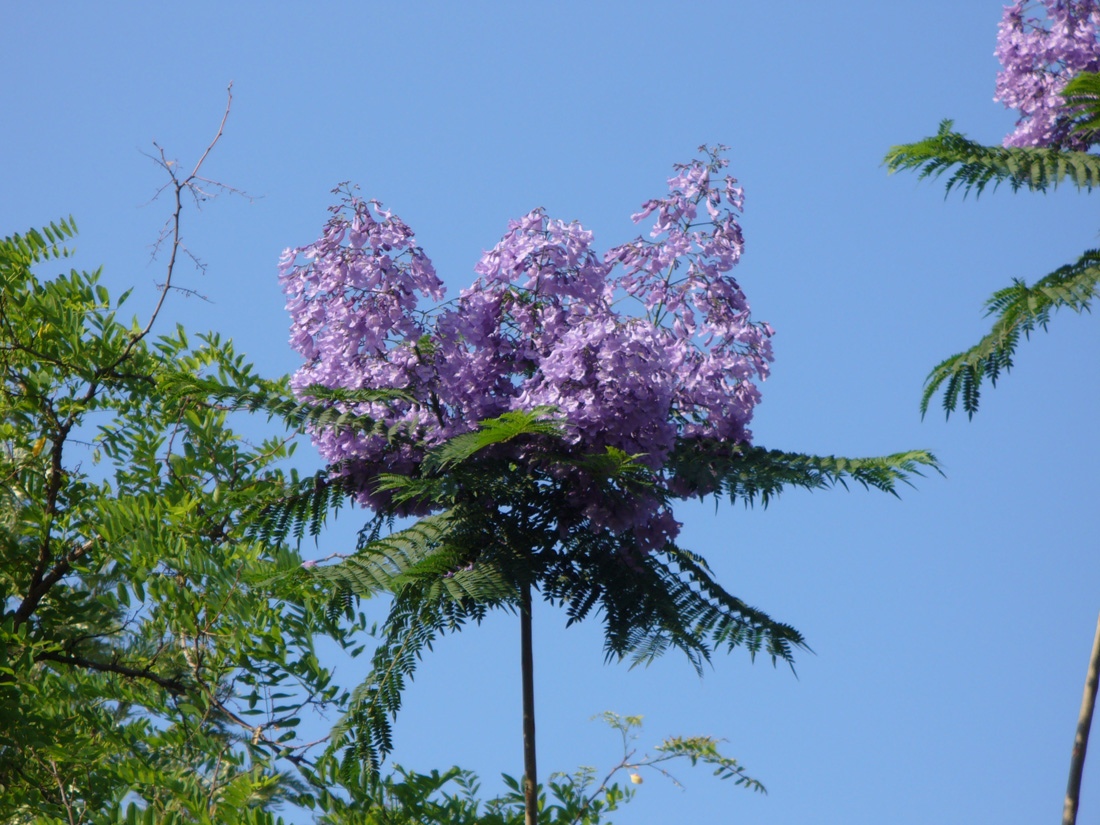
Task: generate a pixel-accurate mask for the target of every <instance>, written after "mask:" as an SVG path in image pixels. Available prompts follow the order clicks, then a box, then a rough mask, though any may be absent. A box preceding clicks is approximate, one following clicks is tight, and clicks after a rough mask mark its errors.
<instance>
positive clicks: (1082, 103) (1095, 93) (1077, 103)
mask: <svg viewBox="0 0 1100 825" xmlns="http://www.w3.org/2000/svg"><path fill="white" fill-rule="evenodd" d="M1062 96H1063V97H1064V98H1065V99H1066V108H1067V109H1068V110H1069V111H1070V112H1071V113H1072V115H1073V131H1074V132H1075V133H1076V134H1077V135H1078V136H1082V137H1085V138H1087V139H1089V140H1090V142H1092V143H1095V142H1096V139H1097V136H1098V135H1100V74H1097V73H1096V72H1081V74H1079V75H1077V76H1076V77H1075V78H1073V79H1072V80H1071V81H1070V82H1069V83H1067V84H1066V87H1065V88H1064V89H1062Z"/></svg>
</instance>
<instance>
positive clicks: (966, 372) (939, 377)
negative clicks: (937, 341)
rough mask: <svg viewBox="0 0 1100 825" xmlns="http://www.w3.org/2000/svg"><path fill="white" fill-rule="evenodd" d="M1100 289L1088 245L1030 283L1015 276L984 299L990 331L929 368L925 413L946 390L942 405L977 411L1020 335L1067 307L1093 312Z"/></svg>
mask: <svg viewBox="0 0 1100 825" xmlns="http://www.w3.org/2000/svg"><path fill="white" fill-rule="evenodd" d="M1098 289H1100V250H1095V249H1094V250H1089V251H1087V252H1085V253H1084V254H1083V255H1082V256H1081V257H1080V258H1079V259H1078V260H1077V261H1075V262H1074V263H1072V264H1068V265H1066V266H1063V267H1060V268H1059V269H1056V270H1055V271H1054V272H1052V273H1050V274H1049V275H1047V276H1045V277H1044V278H1041V279H1040V280H1038V281H1037V282H1036V283H1035V284H1033V285H1032V286H1028V285H1027V284H1026V283H1024V282H1023V281H1020V280H1017V281H1014V282H1013V283H1012V286H1009V287H1006V288H1005V289H1002V290H999V291H998V292H995V293H994V294H993V297H991V298H990V299H989V300H988V301H987V302H986V314H987V315H995V316H996V320H995V321H994V322H993V327H992V329H990V331H989V332H988V333H987V334H986V335H985V336H984V337H983V338H982V339H981V340H980V341H979V342H978V343H977V344H975V345H974V346H973V347H971V348H970V349H968V350H966V351H965V352H960V353H958V354H956V355H952V356H951V357H950V358H948V359H946V360H944V361H943V362H941V363H940V364H938V365H936V367H935V368H934V369H933V370H932V372H931V373H929V375H928V378H926V379H925V383H924V394H923V396H922V397H921V405H920V410H921V415H924V414H925V413H927V412H928V405H929V403H930V401H931V399H932V397H933V396H934V395H935V394H936V393H937V392H939V391H940V390H941V389H942V390H943V409H944V411H945V412H946V414H947V415H948V416H950V415H951V413H952V412H954V411H955V410H956V409H957V408H958V406H959V403H960V402H961V403H962V408H963V410H964V411H965V412H966V414H967V415H968V416H969V417H973V416H974V413H975V412H977V411H978V404H979V401H980V399H981V385H982V381H983V380H985V379H988V380H989V382H990V383H991V384H993V385H996V383H997V379H998V378H999V377H1000V376H1001V374H1002V373H1006V372H1008V371H1009V370H1010V369H1012V366H1013V362H1012V356H1013V355H1014V354H1015V352H1016V347H1017V345H1018V344H1019V342H1020V336H1021V335H1023V336H1024V337H1027V336H1030V335H1031V333H1032V332H1034V331H1035V330H1036V329H1043V330H1046V328H1047V325H1048V324H1049V323H1050V317H1051V313H1052V312H1054V311H1055V310H1058V309H1062V308H1064V307H1068V308H1069V309H1072V310H1074V311H1075V312H1082V311H1089V310H1090V307H1091V303H1092V301H1093V299H1094V298H1095V297H1096V295H1097V291H1098Z"/></svg>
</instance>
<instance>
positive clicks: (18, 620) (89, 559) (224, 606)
mask: <svg viewBox="0 0 1100 825" xmlns="http://www.w3.org/2000/svg"><path fill="white" fill-rule="evenodd" d="M227 113H228V109H227ZM223 124H224V121H223ZM218 134H219V135H220V134H221V131H220V129H219V132H218ZM216 140H217V138H215V142H216ZM212 147H213V143H212V144H211V147H210V148H212ZM207 152H209V148H208V150H207ZM205 157H206V155H205V154H204V156H203V158H204V159H205ZM160 163H161V166H162V167H163V168H164V169H165V170H166V171H167V173H168V175H169V186H168V187H167V191H168V192H169V193H171V194H172V195H173V196H174V202H173V216H172V218H171V219H170V221H169V224H168V233H167V235H166V237H165V241H166V244H167V246H166V250H167V255H168V263H167V270H166V272H167V274H166V278H165V283H164V284H163V286H162V288H161V290H162V291H161V294H160V296H159V301H158V302H157V305H156V307H155V309H154V310H153V311H152V313H151V315H150V316H149V317H148V319H147V320H146V321H145V322H144V323H139V322H138V321H137V320H136V319H135V320H133V321H128V320H124V318H123V317H122V315H121V313H122V311H123V306H124V303H125V301H126V298H127V295H128V294H129V293H127V294H126V295H123V296H121V297H120V298H118V299H114V298H112V296H111V295H110V294H109V292H108V290H107V289H106V287H105V286H104V285H103V284H102V283H101V282H100V273H99V272H98V271H97V272H83V271H76V270H73V271H70V272H69V273H67V274H59V275H57V276H56V277H53V278H48V279H40V278H39V277H38V275H37V274H36V271H35V270H36V269H37V268H40V267H42V266H46V265H52V264H54V263H56V262H60V261H62V260H63V259H64V258H65V257H67V256H68V255H69V250H68V249H67V248H66V243H68V242H69V241H70V239H71V238H72V237H73V236H74V234H75V228H74V225H73V222H72V221H71V220H68V219H67V220H62V221H58V222H56V223H54V224H51V225H50V226H48V227H44V228H42V229H40V230H32V231H28V232H25V233H23V234H16V235H10V236H8V237H6V238H4V239H3V240H0V610H2V613H0V819H2V820H3V821H4V822H12V823H20V822H65V823H70V824H71V823H76V822H114V821H122V820H125V821H128V822H133V821H145V822H154V821H155V822H158V823H163V822H189V823H192V822H193V823H199V822H210V823H215V822H218V823H220V822H256V823H268V822H274V821H275V817H274V814H273V813H272V811H273V810H275V808H276V807H277V806H278V805H279V804H281V803H283V802H285V801H290V802H299V803H301V802H308V801H310V799H311V798H312V796H311V795H312V793H313V790H314V789H313V788H312V787H311V785H310V780H311V779H312V776H313V775H312V773H311V771H312V768H311V765H312V762H313V759H314V757H315V755H316V754H315V751H316V750H317V748H316V747H315V746H311V745H310V744H309V743H307V742H305V741H303V740H302V739H301V738H300V737H299V734H298V729H299V724H300V721H301V720H302V718H303V717H304V716H306V715H308V714H310V713H311V711H312V710H313V709H317V708H321V707H324V706H326V705H333V706H335V707H337V708H338V707H339V703H340V701H341V696H342V694H341V692H340V691H339V689H338V688H337V687H336V686H335V685H334V684H333V683H332V679H331V674H330V672H329V671H328V669H327V668H326V667H324V666H323V665H322V664H321V662H320V661H319V660H318V657H317V655H316V653H315V651H314V647H313V644H314V641H313V640H314V637H315V634H317V633H320V632H329V631H331V632H333V633H334V634H335V635H336V636H337V638H342V636H341V633H342V631H340V630H339V629H338V628H337V626H336V624H335V623H334V621H330V619H329V618H328V613H327V612H326V605H325V602H324V600H323V599H322V598H320V597H318V596H317V594H316V593H314V592H313V588H312V587H311V585H310V583H309V582H303V581H302V580H301V579H300V578H297V579H295V578H288V577H280V576H279V575H278V573H279V571H281V570H283V571H285V570H294V569H297V568H298V564H299V562H300V558H299V556H298V554H297V552H296V551H295V550H294V549H293V547H292V546H291V545H290V544H288V543H286V542H272V541H260V540H258V539H257V538H256V537H255V536H254V535H253V534H252V532H251V528H252V516H251V515H250V514H251V513H253V512H254V511H256V509H257V508H258V507H262V505H263V503H264V502H266V501H275V500H278V499H281V498H283V497H285V495H286V491H287V489H288V487H292V486H293V484H294V483H295V476H294V475H293V474H292V473H291V474H287V473H285V472H284V471H283V470H282V469H280V463H281V462H283V461H284V459H285V458H286V457H287V456H288V455H290V453H291V451H292V448H293V444H292V442H291V439H292V437H293V435H294V431H293V430H291V431H290V432H284V431H282V429H281V428H279V430H278V431H277V432H276V433H275V434H273V435H270V436H267V437H262V438H258V439H255V440H254V441H250V440H249V439H247V438H245V437H243V436H242V435H241V434H240V433H239V432H237V431H235V429H234V427H233V426H232V421H231V415H232V414H231V413H230V412H228V411H227V410H225V409H220V408H219V407H218V405H216V404H201V405H200V404H192V403H187V402H182V403H181V402H180V401H179V399H178V398H177V397H176V396H175V395H174V394H173V393H170V392H169V391H168V389H167V388H169V387H171V386H173V385H174V384H176V383H178V382H179V381H181V380H185V379H186V380H197V379H199V378H202V377H204V376H208V377H212V378H216V379H217V380H218V381H221V382H225V383H230V384H233V385H234V386H237V387H240V388H243V389H244V390H256V391H263V392H267V393H269V392H272V391H274V390H276V389H278V388H282V387H283V386H284V385H283V384H280V383H279V382H268V381H264V380H262V379H260V378H259V377H258V376H257V375H256V374H255V372H254V370H253V369H252V367H251V366H250V365H249V364H247V363H246V362H245V361H244V359H243V357H242V356H240V355H238V354H237V353H236V352H235V351H234V349H233V346H232V344H231V343H230V342H228V341H224V340H222V339H220V338H219V337H218V336H217V335H214V334H209V335H202V336H197V337H196V338H195V339H194V340H189V337H188V336H187V335H186V334H185V332H184V330H183V329H182V328H177V329H175V330H174V331H171V332H169V333H167V334H157V332H156V330H155V327H156V324H157V321H158V319H159V317H160V313H161V309H162V306H163V304H164V301H165V298H166V296H167V294H168V292H169V291H170V290H171V289H172V288H173V286H174V284H173V275H174V269H175V266H176V260H177V257H178V255H179V254H180V252H181V244H180V215H181V212H182V209H183V206H184V199H185V198H186V197H188V196H189V195H192V194H195V195H196V196H199V197H201V196H203V193H202V192H200V191H199V190H198V187H199V184H202V185H203V186H206V187H207V188H209V186H210V183H209V182H208V181H203V179H202V178H201V177H199V175H200V170H201V165H202V161H201V160H200V162H199V163H198V164H197V165H196V166H195V168H194V171H192V172H191V174H190V175H189V176H187V177H183V176H182V174H181V175H177V174H176V172H175V171H174V170H175V169H176V168H178V166H176V165H175V164H173V163H169V162H167V160H166V159H165V158H164V156H163V154H162V155H161V157H160ZM286 412H287V413H288V414H289V415H290V417H291V420H293V419H294V416H293V410H287V411H286ZM250 432H255V427H254V426H253V427H252V428H250Z"/></svg>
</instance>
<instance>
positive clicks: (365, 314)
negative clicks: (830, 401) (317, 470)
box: [208, 147, 934, 823]
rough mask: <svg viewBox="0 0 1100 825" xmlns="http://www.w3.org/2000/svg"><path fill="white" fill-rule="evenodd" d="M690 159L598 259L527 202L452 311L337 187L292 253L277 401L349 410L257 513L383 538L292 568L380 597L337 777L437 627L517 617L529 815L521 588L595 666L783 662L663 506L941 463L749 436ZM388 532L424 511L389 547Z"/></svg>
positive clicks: (373, 741)
mask: <svg viewBox="0 0 1100 825" xmlns="http://www.w3.org/2000/svg"><path fill="white" fill-rule="evenodd" d="M702 151H703V157H702V158H701V159H696V160H693V161H691V162H689V163H686V164H682V165H679V166H677V167H676V172H675V175H674V176H673V177H672V178H671V179H670V180H669V191H668V194H667V195H666V196H664V197H661V198H656V199H653V200H650V201H647V202H646V203H645V204H643V206H642V209H641V211H640V212H639V213H638V214H636V215H635V216H634V220H635V221H636V222H637V221H642V220H645V219H647V218H652V219H654V222H653V226H652V230H651V232H650V234H649V237H648V238H642V237H638V238H636V239H635V240H633V241H631V242H629V243H626V244H623V245H621V246H617V247H615V248H612V249H610V250H608V251H606V252H604V253H603V254H600V253H598V252H597V251H596V249H595V247H594V244H593V236H592V233H591V232H589V231H588V230H586V229H584V228H583V227H582V226H581V225H580V224H577V223H565V222H563V221H559V220H555V219H552V218H551V217H549V216H548V215H546V214H544V213H543V211H541V210H535V211H534V212H531V213H530V214H528V215H526V216H524V217H523V218H521V219H519V220H516V221H513V222H512V223H511V224H509V226H508V231H507V233H506V234H505V235H504V237H503V238H502V239H501V241H500V242H499V243H498V244H496V245H495V246H494V247H493V248H492V249H491V250H490V251H488V252H487V253H485V255H484V256H483V257H482V259H481V260H480V262H479V263H478V264H477V266H476V267H475V272H476V275H477V278H476V280H475V281H474V283H473V284H472V285H471V286H470V287H469V288H467V289H465V290H464V291H462V292H461V294H460V295H459V296H458V297H457V298H456V299H453V300H451V301H448V302H443V296H444V291H443V285H442V282H441V281H440V280H439V278H438V277H437V275H436V272H435V270H434V268H433V266H432V263H431V260H430V259H429V258H428V256H427V255H426V254H425V252H424V251H423V250H422V249H421V248H420V247H419V246H418V245H417V243H416V239H415V236H414V234H413V232H412V230H411V229H410V228H409V227H408V226H407V225H406V224H405V223H404V222H403V221H401V220H400V219H399V218H398V217H397V216H395V215H394V214H393V213H392V212H390V211H388V210H386V209H385V208H383V206H382V205H381V204H380V203H378V202H376V201H369V200H363V199H361V198H359V197H358V196H357V195H356V194H355V192H354V190H351V189H348V188H347V187H344V188H341V189H339V190H337V191H338V192H339V193H340V194H341V196H342V197H341V200H340V202H339V203H338V204H337V205H336V206H334V207H333V208H332V215H331V217H330V219H329V221H328V223H327V225H326V226H325V229H324V232H323V234H322V236H321V238H320V239H319V240H317V241H316V242H314V243H311V244H309V245H306V246H302V247H298V248H294V249H290V250H288V252H287V253H286V254H285V256H284V258H283V261H282V280H283V284H284V288H285V290H286V293H287V296H288V303H287V306H288V309H289V311H290V314H291V318H292V322H293V326H292V333H291V342H292V344H293V346H294V347H295V348H296V349H297V350H298V351H299V352H300V353H301V354H302V355H303V357H304V359H305V363H304V365H303V367H302V368H301V369H300V370H299V371H298V373H297V374H296V375H295V376H294V378H293V379H292V386H293V387H294V389H295V391H296V392H297V393H298V395H299V397H300V398H301V399H303V400H305V401H307V402H313V403H317V404H320V405H324V404H326V403H328V404H330V405H332V406H333V408H334V409H335V410H337V411H339V412H341V413H342V414H344V415H345V416H347V420H346V421H345V423H344V424H343V425H335V426H325V427H319V428H315V431H314V441H315V443H316V445H317V447H318V449H319V450H320V452H321V454H322V455H323V456H324V457H325V458H326V459H327V460H328V461H329V462H330V466H329V468H328V469H327V470H326V471H325V472H324V473H322V474H321V475H320V476H318V477H317V478H316V479H314V480H313V481H312V482H310V484H309V485H308V486H305V487H303V488H302V491H301V494H300V495H299V496H297V497H294V498H291V499H288V500H287V501H285V502H284V503H283V504H282V505H281V506H278V507H275V508H272V509H271V510H269V512H268V522H269V524H270V525H271V529H272V530H276V531H277V530H278V529H279V528H280V526H281V527H282V529H286V528H287V527H288V525H292V524H294V523H296V522H297V521H299V520H301V519H311V518H315V517H316V515H317V513H318V512H319V511H320V510H321V509H322V507H323V505H324V504H325V503H326V502H328V501H331V500H332V499H333V498H334V497H339V496H340V495H344V494H347V495H350V496H351V497H352V498H354V499H355V500H356V501H357V502H358V503H360V504H362V505H363V506H365V507H367V508H369V509H371V510H372V511H373V512H374V513H375V514H376V516H377V518H376V520H375V522H374V523H373V524H372V525H371V526H370V527H371V529H367V530H365V531H364V533H363V540H362V541H361V543H360V546H359V548H358V551H357V553H356V554H355V555H354V556H352V557H350V558H346V559H343V560H341V561H340V562H339V563H337V564H333V565H324V566H318V567H314V568H312V569H311V570H310V571H309V572H308V573H307V575H311V576H314V577H321V578H323V579H326V580H328V581H330V582H332V583H334V585H335V589H336V592H337V593H344V594H346V595H347V596H348V597H350V596H352V595H356V594H357V595H366V594H370V593H374V592H376V591H378V590H386V591H389V592H390V593H392V594H393V596H394V600H393V603H392V609H391V611H390V614H389V618H388V620H387V622H386V624H385V626H384V628H383V634H382V644H381V645H380V646H379V648H378V649H377V651H376V653H375V655H374V669H373V672H372V673H371V675H370V676H369V677H368V679H367V681H366V682H365V683H364V684H363V685H361V686H360V687H359V688H358V689H357V690H356V691H355V693H354V694H353V697H352V706H351V709H350V712H349V714H348V716H347V717H346V719H345V720H344V721H343V723H342V724H341V725H340V726H339V727H338V733H339V735H340V737H341V738H340V739H339V740H338V744H344V745H346V746H347V747H346V751H345V757H346V763H345V764H346V767H347V768H348V769H349V770H352V771H354V770H356V769H357V767H356V766H358V765H359V764H360V761H361V760H362V761H363V762H365V765H366V768H367V772H368V773H370V772H373V771H375V770H376V769H377V765H378V761H379V759H380V758H381V757H383V756H384V755H385V754H386V752H387V751H389V750H390V748H391V745H392V743H391V735H390V719H391V717H392V714H394V713H395V712H396V711H397V708H398V706H399V704H400V694H401V688H402V686H403V684H404V681H405V679H407V678H408V677H409V676H410V675H411V673H412V671H413V668H414V666H415V662H416V660H417V657H418V656H419V655H420V654H421V653H422V652H423V651H424V650H425V648H426V646H427V645H429V644H430V643H431V641H432V640H433V638H435V636H436V635H437V634H438V633H440V632H444V631H447V630H453V629H456V628H458V627H460V626H462V625H463V623H465V622H467V621H469V620H471V619H473V620H478V619H480V618H481V617H482V616H483V615H484V614H485V612H486V611H487V610H488V609H491V608H494V607H505V608H509V609H514V610H517V611H518V613H519V616H520V624H521V643H522V651H521V661H522V672H523V696H524V734H525V735H524V740H525V792H526V797H527V815H528V822H529V823H533V822H534V816H535V794H536V785H535V783H536V770H535V759H534V754H535V750H534V704H533V690H532V677H531V673H532V652H531V646H530V631H531V627H530V622H531V613H530V610H531V601H532V594H533V593H534V592H538V593H540V594H541V596H542V598H544V599H546V600H548V601H550V602H552V603H554V604H557V605H561V606H564V607H565V609H566V611H567V615H568V617H569V621H570V622H575V621H580V620H582V619H584V618H586V617H588V616H590V615H600V616H602V619H603V623H604V628H605V638H606V653H607V655H608V657H611V658H622V657H631V658H632V659H633V660H634V661H648V660H649V659H650V658H652V657H653V656H656V655H659V654H660V653H662V652H663V651H664V650H666V649H667V648H669V647H677V648H679V649H681V650H683V651H685V652H686V653H687V654H688V655H689V656H690V657H691V658H692V660H693V661H694V662H695V663H696V664H699V663H700V662H702V661H703V660H705V659H706V658H707V657H709V655H710V654H711V652H712V651H713V650H715V649H732V648H733V647H736V646H739V645H743V646H745V647H746V648H747V649H748V650H749V651H750V653H752V654H756V653H757V652H760V651H764V652H766V654H767V655H769V656H770V657H771V658H772V659H773V661H777V660H780V659H782V660H784V661H788V662H789V661H791V660H792V659H793V655H794V652H795V650H796V649H797V648H799V647H802V646H803V645H804V641H803V637H802V636H801V634H800V633H798V632H797V631H796V630H794V629H793V628H792V627H790V626H788V625H786V624H783V623H782V622H778V621H775V620H773V619H772V618H770V617H769V616H768V615H767V614H766V613H764V612H762V611H759V610H756V609H754V608H752V607H750V606H749V605H747V604H746V603H745V602H743V601H741V600H740V599H738V598H736V597H735V596H733V595H731V594H729V593H728V592H726V591H725V590H724V589H723V588H722V587H721V586H720V585H719V584H718V583H717V582H716V581H714V579H713V578H712V577H711V575H710V573H709V571H708V568H707V565H706V563H705V561H704V560H703V558H702V557H700V556H698V555H696V554H694V553H691V552H689V551H687V550H685V549H682V548H680V547H679V546H677V544H676V543H675V540H676V537H677V534H678V532H679V529H680V524H679V523H678V522H677V520H676V518H675V516H674V513H673V504H674V502H675V501H677V500H680V499H686V498H689V497H702V496H708V495H716V496H722V495H728V496H729V497H730V498H731V499H734V500H743V501H746V502H753V501H757V500H760V501H763V502H765V503H766V502H767V501H768V500H769V498H770V497H771V496H773V495H774V494H776V493H777V492H779V490H780V489H782V488H783V487H785V486H787V485H791V484H793V485H800V486H804V487H809V488H817V487H822V486H827V485H830V484H832V483H836V482H843V481H844V480H845V479H853V480H855V481H857V482H859V483H862V484H864V485H866V486H874V487H878V488H880V489H883V490H888V491H893V490H894V488H895V485H896V484H897V483H898V482H899V481H903V480H905V479H906V478H907V477H908V476H909V474H911V473H914V472H917V471H919V469H920V468H921V467H922V466H934V460H933V458H932V457H931V456H930V455H928V454H927V453H924V452H909V453H903V454H898V455H894V456H888V457H885V458H876V459H862V460H849V459H838V458H833V457H815V456H806V455H801V454H795V453H784V452H778V451H768V450H765V449H763V448H761V447H756V446H753V445H752V444H751V432H750V430H749V429H748V425H749V422H750V420H751V418H752V414H753V411H754V408H755V406H756V404H757V403H758V401H759V399H760V393H759V389H758V382H759V381H760V380H762V379H763V378H765V377H766V376H767V374H768V369H769V364H770V362H771V360H772V353H771V345H770V339H771V337H772V329H771V328H770V327H769V326H768V325H767V324H764V323H759V322H756V321H754V320H753V319H752V318H751V315H750V312H749V304H748V301H747V300H746V298H745V295H744V293H743V292H742V290H741V288H740V286H739V285H738V283H737V281H736V280H735V279H734V278H733V276H732V275H731V270H732V269H733V267H734V266H735V265H736V264H737V262H738V260H739V259H740V257H741V253H742V248H743V238H742V232H741V227H740V224H739V222H738V214H739V212H740V211H741V208H742V202H743V193H742V190H741V188H740V187H739V186H738V185H737V182H736V181H735V180H734V179H733V178H732V177H729V176H722V174H721V172H722V170H723V169H724V168H725V166H726V160H725V159H724V158H723V157H722V153H721V152H722V147H718V148H715V149H707V148H706V147H704V148H703V150H702ZM423 299H428V300H430V301H432V302H436V303H434V304H433V305H431V306H428V307H422V306H421V303H420V302H421V300H423ZM208 389H210V388H208ZM224 391H225V392H226V393H227V394H231V390H230V389H229V388H226V389H225V390H224ZM399 516H415V517H419V520H418V521H417V522H416V523H415V524H413V525H412V526H411V527H408V528H406V529H403V530H399V531H398V532H396V533H393V534H390V535H388V536H384V537H383V536H382V528H383V527H384V526H385V524H386V523H387V520H388V519H392V518H394V517H399Z"/></svg>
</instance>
